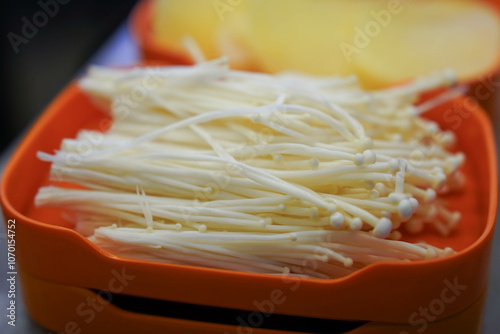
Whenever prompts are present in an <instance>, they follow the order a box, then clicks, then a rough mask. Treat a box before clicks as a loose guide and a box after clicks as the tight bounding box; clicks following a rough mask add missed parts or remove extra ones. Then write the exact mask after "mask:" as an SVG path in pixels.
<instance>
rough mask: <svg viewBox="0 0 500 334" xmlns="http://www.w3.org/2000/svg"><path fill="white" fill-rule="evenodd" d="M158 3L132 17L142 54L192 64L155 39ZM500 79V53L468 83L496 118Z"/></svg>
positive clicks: (493, 1)
mask: <svg viewBox="0 0 500 334" xmlns="http://www.w3.org/2000/svg"><path fill="white" fill-rule="evenodd" d="M479 1H483V2H486V3H488V4H489V5H490V6H491V8H492V10H495V11H496V12H498V16H499V17H500V0H479ZM153 7H154V3H153V1H152V0H142V1H140V2H139V4H138V5H137V6H136V8H135V9H134V11H133V12H132V15H131V19H130V27H131V31H132V33H133V35H134V37H135V40H136V41H137V44H138V46H139V48H140V50H141V52H142V56H143V57H144V59H145V60H146V61H148V62H154V63H160V64H161V63H163V64H172V65H190V64H193V60H192V59H191V57H190V56H189V54H188V53H187V51H185V50H183V49H180V48H179V47H178V46H175V45H174V44H169V41H161V43H159V42H158V40H157V39H156V38H155V36H154V34H153V31H152V28H151V20H152V16H153V9H154V8H153ZM499 79H500V55H499V61H498V63H497V64H496V66H495V67H494V68H492V69H491V70H490V71H489V72H488V73H485V74H483V75H481V76H478V78H477V79H474V80H470V81H468V82H464V84H466V85H468V86H469V87H470V88H469V91H468V95H469V96H470V97H472V98H473V99H475V100H476V101H478V102H479V103H480V104H481V106H482V107H483V108H484V110H486V111H487V112H488V114H489V115H490V116H491V117H496V116H497V115H496V107H497V102H496V96H498V89H496V88H495V85H494V83H496V82H498V80H499Z"/></svg>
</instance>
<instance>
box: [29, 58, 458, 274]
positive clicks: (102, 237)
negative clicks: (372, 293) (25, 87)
mask: <svg viewBox="0 0 500 334" xmlns="http://www.w3.org/2000/svg"><path fill="white" fill-rule="evenodd" d="M452 83H453V76H452V74H450V73H449V72H447V71H444V72H441V73H435V74H433V75H430V76H426V77H421V78H417V79H416V80H415V81H413V82H409V83H407V84H405V85H401V86H398V87H394V88H389V89H385V90H380V91H372V92H368V91H364V90H363V89H361V88H360V87H359V86H358V85H357V83H356V79H355V78H354V77H352V76H350V77H345V78H342V77H321V78H320V77H309V76H304V75H299V74H292V73H288V74H281V75H268V74H259V73H248V72H242V71H234V70H230V69H228V67H227V61H226V59H224V58H221V59H217V60H214V61H209V62H202V63H199V64H197V65H194V66H170V67H160V68H151V67H144V68H132V69H109V68H99V67H95V68H91V69H90V71H89V73H88V75H87V76H86V77H84V78H83V79H82V80H81V81H80V86H81V87H82V88H83V89H84V90H85V91H86V92H87V93H88V94H90V95H91V96H93V97H94V98H95V99H96V100H97V101H100V102H101V103H104V105H105V106H107V107H109V109H110V110H111V112H112V116H113V124H112V127H111V129H110V130H109V131H107V132H106V133H100V132H97V131H89V130H83V131H81V132H80V133H79V134H78V136H77V138H75V139H64V140H63V142H62V145H61V148H60V150H58V151H57V152H55V154H47V153H42V152H40V153H39V154H38V156H39V158H40V159H42V160H44V161H48V162H50V163H51V164H52V165H51V176H52V178H53V179H56V180H58V181H65V182H68V183H69V184H75V185H78V187H61V186H48V187H43V188H41V189H40V191H39V193H38V194H37V196H36V199H35V201H36V204H37V205H38V206H50V207H60V208H64V209H65V212H66V218H67V219H69V220H71V221H73V222H74V223H75V228H76V230H77V231H79V232H81V233H83V234H84V235H86V236H88V237H89V239H90V240H91V241H92V242H94V243H96V244H97V245H99V246H101V247H102V248H104V249H106V250H108V251H110V252H112V253H114V254H117V255H121V256H126V257H133V258H140V259H147V260H152V261H161V262H167V263H175V264H185V265H195V266H202V267H210V268H219V269H228V270H240V271H246V272H256V273H265V274H282V273H286V274H289V275H295V276H299V277H315V278H332V277H340V276H345V275H348V274H349V273H351V272H353V271H355V270H357V269H360V268H363V267H365V266H367V265H369V264H371V263H375V262H379V261H415V260H422V259H430V258H436V257H443V256H447V255H449V254H452V253H453V252H454V251H453V250H452V249H450V248H446V249H439V248H436V247H433V246H431V245H428V244H424V243H419V244H412V243H408V242H405V241H402V240H401V230H402V229H406V230H407V231H408V232H410V233H420V232H421V231H422V230H423V229H426V228H431V229H432V228H434V230H435V232H436V233H441V234H443V235H447V234H449V233H450V232H451V231H452V229H453V228H454V226H456V224H457V223H458V221H459V220H460V214H459V213H457V212H451V211H449V210H448V209H446V207H445V205H444V204H443V202H442V201H441V200H440V199H439V195H441V194H443V193H446V192H448V191H450V190H452V189H453V188H454V187H456V186H457V185H460V182H461V181H462V175H461V174H460V171H459V168H460V166H461V165H462V164H463V161H464V156H463V154H461V153H458V154H452V153H450V152H449V151H447V149H446V148H447V146H449V145H450V144H452V143H453V141H454V135H453V133H451V132H447V131H442V130H441V129H440V128H439V126H438V125H437V124H436V123H434V122H432V121H429V120H426V119H424V118H422V117H420V114H421V113H422V112H425V111H426V110H427V109H429V108H433V107H434V106H435V105H436V104H439V103H442V102H443V101H444V100H446V99H448V98H451V97H453V96H454V95H456V93H457V92H454V91H453V88H452V89H451V91H450V90H449V91H448V92H447V93H445V94H444V95H441V96H438V97H437V98H436V99H434V100H431V101H429V102H427V103H425V104H422V105H420V106H415V105H414V104H415V103H416V102H417V99H418V97H419V94H420V93H422V92H423V91H426V90H429V89H433V88H436V87H441V86H447V85H450V84H452ZM69 112H70V111H69ZM311 263H313V264H314V265H311Z"/></svg>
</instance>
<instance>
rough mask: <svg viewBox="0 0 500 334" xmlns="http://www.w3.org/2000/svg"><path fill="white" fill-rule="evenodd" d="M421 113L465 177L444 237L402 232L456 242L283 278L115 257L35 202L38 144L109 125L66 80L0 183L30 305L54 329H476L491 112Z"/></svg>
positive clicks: (490, 217) (487, 216)
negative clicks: (454, 153)
mask: <svg viewBox="0 0 500 334" xmlns="http://www.w3.org/2000/svg"><path fill="white" fill-rule="evenodd" d="M426 117H429V118H431V119H433V120H435V121H437V122H438V123H439V124H440V125H441V126H442V127H443V128H444V129H453V130H454V131H455V132H456V133H457V144H456V146H457V147H456V149H457V150H461V151H463V152H464V153H465V154H466V157H467V159H466V163H465V165H464V168H463V171H464V173H465V174H466V177H467V181H466V184H465V188H464V189H463V191H461V192H460V193H456V194H453V195H449V196H448V197H447V198H448V201H449V204H450V207H451V208H452V209H455V210H458V211H460V212H461V213H462V217H463V218H462V222H461V224H460V225H459V227H458V228H457V230H456V231H455V232H454V233H452V234H451V235H450V236H449V237H447V238H442V237H439V236H437V235H436V234H435V233H432V232H427V233H424V234H420V235H418V236H416V237H410V236H405V237H404V238H405V240H408V241H418V240H425V241H427V242H429V243H431V244H434V245H436V246H438V247H445V246H451V247H453V248H454V249H455V250H457V251H458V252H457V253H456V254H454V255H453V256H450V257H446V258H442V259H434V260H429V261H421V262H411V263H390V262H386V263H377V264H373V265H370V266H368V267H366V268H364V269H362V270H359V271H357V272H355V273H354V274H351V275H349V276H347V277H343V278H339V279H331V280H319V279H305V278H290V277H287V276H282V277H280V276H272V275H264V274H253V273H242V272H233V271H225V270H217V269H208V268H198V267H191V266H183V265H174V264H166V263H154V262H149V261H141V260H134V259H127V258H122V257H117V256H115V255H112V254H110V253H108V252H106V251H104V250H102V249H100V248H98V247H97V246H96V245H94V244H92V243H91V242H89V241H88V240H87V239H86V238H85V237H83V236H82V235H80V234H78V233H77V232H75V231H74V230H72V229H71V228H70V225H69V224H68V223H67V222H66V221H65V220H64V219H63V218H61V215H60V214H61V212H60V210H58V209H48V208H43V209H40V208H36V207H35V206H34V203H33V201H34V200H33V199H34V197H35V194H36V192H37V190H38V188H39V187H40V186H42V185H45V184H47V183H48V180H47V179H48V173H49V167H50V166H49V164H48V163H45V162H42V161H39V160H38V159H37V158H36V152H37V151H44V152H51V151H53V150H55V149H57V148H58V147H59V145H60V142H61V140H62V139H63V138H67V137H74V136H75V135H76V133H77V132H78V131H79V130H81V129H83V128H88V129H99V130H105V129H106V127H107V126H108V125H109V121H110V120H109V116H107V115H105V114H104V113H103V112H102V111H101V110H100V109H98V108H97V107H96V106H95V105H94V104H93V103H92V102H91V101H90V99H89V98H88V97H86V96H85V95H84V94H83V93H82V91H81V90H80V88H79V87H78V86H77V85H76V84H72V85H70V86H69V87H68V88H66V89H65V90H64V91H63V92H62V93H61V94H60V96H59V97H57V98H56V100H55V101H54V102H53V103H52V104H51V105H50V106H49V107H48V109H47V110H46V111H45V112H44V113H43V114H42V116H41V117H40V119H39V120H38V121H37V122H36V123H35V125H34V126H33V128H32V129H31V130H30V131H29V133H28V134H27V136H26V137H25V138H24V140H23V141H22V143H21V144H20V146H19V147H18V149H17V151H16V152H15V154H14V155H13V156H12V158H11V160H10V162H9V163H8V165H7V166H6V169H5V172H4V175H3V178H2V182H1V186H0V195H1V201H2V206H3V212H4V215H5V221H6V222H13V221H15V226H16V227H15V231H16V232H15V233H16V234H15V238H16V245H17V249H16V259H17V261H18V262H17V264H18V266H19V269H20V271H21V276H20V278H21V280H22V284H23V286H24V292H25V294H24V299H25V303H26V305H27V309H28V312H29V314H30V315H31V316H32V317H33V318H34V319H35V320H36V321H37V322H39V323H40V324H42V325H43V326H45V327H47V328H48V329H50V330H53V331H56V332H61V333H73V332H74V333H77V332H78V331H77V330H76V329H81V330H82V331H81V333H92V334H100V333H139V332H147V333H151V334H155V333H164V332H165V331H166V330H168V332H169V333H294V332H297V329H300V328H302V332H315V331H316V332H318V330H317V329H316V328H317V327H316V326H320V325H321V326H324V327H322V328H323V330H321V331H319V332H328V333H384V334H387V333H396V334H402V333H416V330H417V329H420V328H423V326H427V329H426V333H444V332H452V333H464V334H465V333H467V334H470V333H474V332H475V331H476V330H478V329H479V324H480V314H481V307H482V305H483V301H482V298H483V295H484V292H485V291H486V287H487V281H488V266H489V256H490V248H491V243H492V237H493V227H494V222H495V214H496V206H497V167H496V151H495V147H494V137H493V133H492V129H491V126H490V122H489V119H488V118H487V117H486V115H485V113H484V112H483V111H482V110H481V109H480V107H478V105H477V104H476V103H474V101H472V100H470V99H469V98H458V99H455V100H453V101H449V102H448V103H446V104H444V105H442V106H440V107H439V108H437V109H435V110H432V111H431V112H429V113H427V114H426ZM465 123H467V125H466V126H465ZM92 298H94V299H95V300H94V299H92ZM92 300H94V304H91V301H92ZM95 303H97V304H95ZM95 305H97V306H95ZM92 310H93V311H92ZM98 310H99V311H98ZM168 310H170V311H172V310H173V311H172V312H170V313H168V312H167V313H165V312H166V311H168ZM235 310H242V311H246V312H243V313H241V312H240V311H235ZM425 310H427V311H425ZM160 311H162V312H163V311H165V312H164V313H162V312H160ZM235 312H236V313H235ZM238 312H240V313H238ZM266 312H270V313H274V314H273V315H271V316H269V315H268V314H267V313H266ZM422 312H424V313H422ZM425 312H431V313H430V314H426V313H425ZM310 318H314V319H310ZM189 319H191V320H189ZM315 319H316V320H315ZM278 320H279V321H278ZM210 322H213V323H210ZM276 323H278V324H276ZM304 324H305V325H307V326H306V328H304ZM245 326H253V327H259V329H257V328H250V327H245ZM269 326H271V327H272V328H275V330H274V329H273V330H271V329H268V327H269ZM291 326H292V327H291ZM301 326H302V327H301ZM290 327H291V328H290ZM75 328H76V329H75ZM266 328H267V329H266ZM325 328H326V329H325ZM339 328H343V329H342V330H343V331H340V329H339ZM443 328H447V329H449V330H447V331H443ZM294 330H295V331H294Z"/></svg>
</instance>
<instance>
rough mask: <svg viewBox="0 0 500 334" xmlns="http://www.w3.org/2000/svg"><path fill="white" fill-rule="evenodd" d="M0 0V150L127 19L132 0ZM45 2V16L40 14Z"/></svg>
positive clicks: (133, 2)
mask: <svg viewBox="0 0 500 334" xmlns="http://www.w3.org/2000/svg"><path fill="white" fill-rule="evenodd" d="M0 3H1V5H0V6H1V7H0V8H1V9H0V25H1V36H2V49H1V50H2V51H1V63H0V64H1V65H0V71H1V76H0V82H1V85H0V93H1V95H0V103H1V105H0V151H3V150H4V149H5V147H6V146H7V145H8V144H9V143H10V142H11V141H12V140H13V139H14V138H16V137H17V136H18V135H20V133H21V132H22V131H23V130H25V129H26V127H27V126H28V125H29V124H30V123H31V122H33V120H34V118H35V116H36V115H38V114H39V113H41V111H42V110H43V108H44V107H45V106H46V105H47V104H48V103H49V102H50V101H51V100H52V99H53V98H54V96H55V95H57V93H58V92H59V91H60V90H61V89H62V88H63V87H64V86H65V85H66V84H67V83H68V82H69V81H70V80H72V79H73V78H74V76H75V75H77V73H78V71H79V70H80V69H81V68H82V66H83V65H84V64H85V63H86V61H88V59H89V57H90V56H91V55H92V54H93V53H94V52H95V51H96V50H97V49H98V48H99V46H101V45H102V43H103V42H104V41H105V40H106V39H107V38H108V37H109V36H110V34H111V33H112V32H113V31H114V30H115V29H116V28H117V26H118V25H120V24H121V23H123V22H124V20H126V18H127V15H128V14H129V12H130V11H131V9H132V8H133V6H134V4H135V3H136V0H79V1H77V0H58V1H56V0H40V1H35V0H17V1H1V2H0ZM43 6H45V8H46V10H45V11H44V12H45V13H48V14H49V15H47V14H45V15H42V14H40V12H41V11H42V10H43ZM50 14H53V15H50ZM51 16H52V17H51ZM34 20H36V22H37V23H38V25H39V26H40V27H37V26H34V28H35V29H34V30H30V27H28V24H26V21H29V22H31V23H33V22H34ZM23 33H24V35H23ZM24 36H32V37H29V38H25V37H24ZM16 49H17V50H16ZM16 51H17V52H16Z"/></svg>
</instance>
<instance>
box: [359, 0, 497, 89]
mask: <svg viewBox="0 0 500 334" xmlns="http://www.w3.org/2000/svg"><path fill="white" fill-rule="evenodd" d="M368 22H370V21H367V22H366V23H365V26H366V24H368ZM372 22H373V18H372ZM363 31H366V29H364V27H363ZM368 38H369V39H370V41H369V44H368V45H366V46H364V47H360V48H359V53H354V54H353V55H352V58H353V64H354V71H355V72H356V73H357V74H358V76H359V77H360V79H361V81H362V83H363V85H364V86H365V87H368V88H377V87H381V86H386V85H389V84H392V83H395V82H401V81H404V80H407V79H411V78H413V77H415V76H416V75H419V74H424V73H429V72H433V71H437V70H442V69H443V68H451V69H453V70H454V71H455V73H456V74H457V77H458V78H459V79H460V80H464V81H467V80H471V79H474V78H476V77H477V76H479V75H483V74H486V73H488V72H489V71H490V70H492V69H493V68H494V67H495V66H496V65H497V64H498V62H499V50H500V23H499V19H498V14H497V13H496V12H494V11H493V10H491V8H489V7H488V6H485V5H484V4H483V3H481V2H480V1H465V0H463V1H462V0H440V1H435V0H419V1H412V2H407V3H404V5H403V6H402V10H401V12H400V13H398V14H396V15H392V17H391V18H390V22H389V23H388V24H387V25H386V27H383V26H381V29H380V33H379V34H378V35H373V37H370V36H368ZM354 47H356V45H354Z"/></svg>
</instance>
